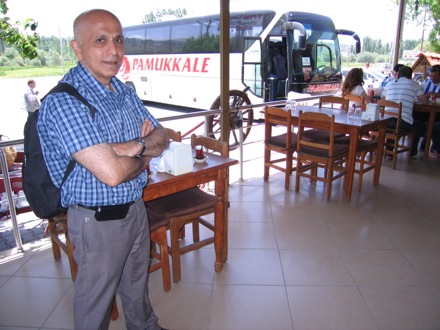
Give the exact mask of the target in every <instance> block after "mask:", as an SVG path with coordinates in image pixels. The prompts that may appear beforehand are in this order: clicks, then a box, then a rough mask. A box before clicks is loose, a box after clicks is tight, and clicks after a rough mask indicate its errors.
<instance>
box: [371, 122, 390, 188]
mask: <svg viewBox="0 0 440 330" xmlns="http://www.w3.org/2000/svg"><path fill="white" fill-rule="evenodd" d="M386 131H387V127H386V125H384V126H383V127H381V128H380V129H379V136H378V141H377V153H376V164H375V165H374V176H373V185H374V186H376V187H377V186H378V185H379V176H380V169H381V167H382V158H383V148H384V145H385V135H386Z"/></svg>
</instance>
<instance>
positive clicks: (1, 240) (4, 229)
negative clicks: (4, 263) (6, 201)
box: [0, 212, 47, 251]
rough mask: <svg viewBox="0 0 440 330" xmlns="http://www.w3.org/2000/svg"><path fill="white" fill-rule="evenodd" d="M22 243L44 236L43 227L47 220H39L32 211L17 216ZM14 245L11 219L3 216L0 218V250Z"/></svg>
mask: <svg viewBox="0 0 440 330" xmlns="http://www.w3.org/2000/svg"><path fill="white" fill-rule="evenodd" d="M17 220H18V225H19V229H20V234H21V238H22V243H23V244H25V243H29V242H32V241H36V240H39V239H41V238H43V237H44V229H45V228H46V224H47V221H45V220H41V219H39V218H37V217H36V216H35V214H33V213H32V212H28V213H23V214H20V215H18V216H17ZM14 247H16V243H15V238H14V233H13V231H12V221H11V218H10V217H3V218H1V220H0V251H5V250H9V249H12V248H14Z"/></svg>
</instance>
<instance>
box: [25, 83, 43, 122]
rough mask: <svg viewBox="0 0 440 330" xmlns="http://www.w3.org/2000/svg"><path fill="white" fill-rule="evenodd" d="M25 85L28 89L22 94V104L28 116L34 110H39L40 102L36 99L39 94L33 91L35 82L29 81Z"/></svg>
mask: <svg viewBox="0 0 440 330" xmlns="http://www.w3.org/2000/svg"><path fill="white" fill-rule="evenodd" d="M27 84H28V89H27V90H26V92H25V93H24V104H25V107H26V111H27V112H28V116H29V115H30V114H31V113H33V112H34V111H35V110H38V109H39V108H40V100H39V99H38V94H39V93H38V91H37V90H36V89H35V86H36V85H37V84H36V82H35V80H33V79H29V80H28V83H27Z"/></svg>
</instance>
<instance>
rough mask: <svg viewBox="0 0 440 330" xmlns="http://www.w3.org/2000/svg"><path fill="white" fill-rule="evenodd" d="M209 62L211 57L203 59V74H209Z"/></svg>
mask: <svg viewBox="0 0 440 330" xmlns="http://www.w3.org/2000/svg"><path fill="white" fill-rule="evenodd" d="M209 60H210V58H209V57H205V58H204V59H203V64H202V69H201V70H200V71H201V72H208V62H209Z"/></svg>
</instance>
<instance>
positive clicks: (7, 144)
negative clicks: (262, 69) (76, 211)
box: [0, 96, 320, 252]
mask: <svg viewBox="0 0 440 330" xmlns="http://www.w3.org/2000/svg"><path fill="white" fill-rule="evenodd" d="M319 97H320V96H313V97H307V98H301V99H300V100H299V101H313V100H316V99H317V98H319ZM285 104H286V101H285V100H284V101H273V102H266V103H260V104H251V105H243V106H240V107H231V108H230V113H237V112H238V115H239V116H240V117H241V118H242V112H243V111H244V110H254V109H259V108H264V107H265V106H283V105H285ZM221 112H222V110H221V109H215V110H202V111H197V112H192V113H185V114H182V115H176V116H169V117H163V118H160V119H158V121H159V122H161V123H162V122H167V121H173V120H179V119H187V118H193V117H205V120H204V126H205V130H204V131H205V135H207V136H208V135H210V134H212V133H215V132H209V131H208V124H207V118H208V117H209V116H212V115H218V114H221ZM237 130H238V131H239V150H240V151H239V164H240V180H243V145H244V141H243V127H242V126H241V127H239V128H237ZM23 143H24V140H23V139H19V140H10V141H0V151H1V152H0V161H1V165H2V175H3V181H4V185H5V190H6V194H7V198H8V206H9V214H10V217H11V222H12V229H13V234H14V238H15V242H16V247H17V251H18V252H23V244H22V241H21V236H20V230H19V226H18V221H17V212H16V208H15V198H14V195H13V190H12V186H11V181H10V176H9V171H8V166H7V162H6V155H5V153H4V149H5V148H6V147H10V146H12V147H13V146H18V145H23Z"/></svg>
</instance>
